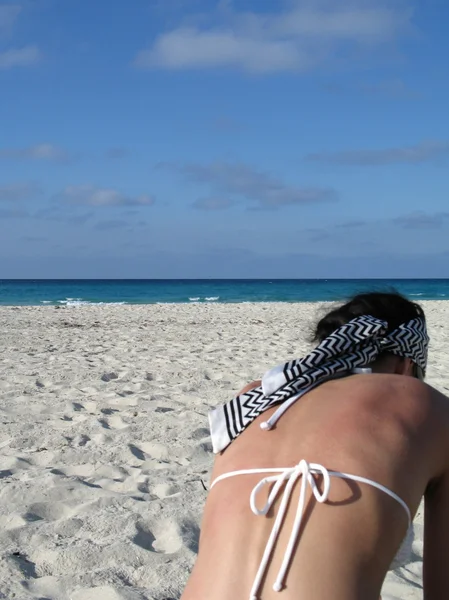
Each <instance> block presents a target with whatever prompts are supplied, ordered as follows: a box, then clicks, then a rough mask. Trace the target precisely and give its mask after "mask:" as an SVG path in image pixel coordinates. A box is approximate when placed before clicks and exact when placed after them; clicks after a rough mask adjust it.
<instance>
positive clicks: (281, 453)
mask: <svg viewBox="0 0 449 600" xmlns="http://www.w3.org/2000/svg"><path fill="white" fill-rule="evenodd" d="M376 370H377V372H374V373H373V374H368V375H352V376H349V377H346V378H343V379H337V380H333V381H329V382H327V383H324V384H322V385H321V386H319V387H318V388H316V389H314V390H313V391H311V392H309V393H308V394H306V395H305V396H304V397H303V398H301V400H300V401H298V402H297V403H295V404H294V405H293V406H292V407H291V408H290V409H289V410H288V411H287V413H285V415H284V416H282V417H281V419H280V420H279V422H278V424H277V425H276V427H275V428H274V429H273V430H271V431H269V432H267V431H263V430H261V428H260V426H259V425H260V422H261V421H265V420H266V419H267V418H268V417H269V416H270V415H271V414H272V413H273V412H274V410H275V409H270V410H268V411H266V412H265V413H264V414H263V415H262V416H261V417H259V418H258V419H256V421H255V422H254V423H252V424H251V425H250V426H249V427H248V428H247V429H246V430H245V431H244V432H243V433H242V434H241V435H240V436H239V437H238V438H237V439H236V440H234V441H233V442H232V444H230V446H229V447H228V448H227V449H226V450H225V451H224V452H223V453H221V454H220V455H218V456H217V458H216V461H215V465H214V469H213V473H212V480H213V479H215V478H216V477H218V476H219V475H221V474H223V473H227V472H229V471H235V470H240V469H254V468H270V467H274V468H276V467H283V468H285V467H291V466H294V465H296V464H298V463H299V461H300V460H301V459H305V460H306V461H308V462H314V463H320V464H322V465H324V466H325V467H326V468H327V469H330V470H336V471H343V472H346V473H352V474H354V475H360V476H363V477H367V478H369V479H373V480H374V481H376V482H378V483H380V484H382V485H384V486H386V487H388V488H389V489H390V490H392V491H393V492H395V493H396V494H397V495H398V496H399V497H401V498H402V499H403V500H404V501H405V502H406V503H407V505H408V506H409V508H410V510H411V513H412V516H414V515H415V513H416V511H417V509H418V506H419V504H420V501H421V499H422V497H423V496H424V497H425V524H424V528H425V542H424V599H425V600H447V598H449V560H448V559H447V556H448V549H449V399H448V398H446V397H445V396H443V395H442V394H440V393H439V392H438V391H436V390H435V389H433V388H432V387H430V386H429V385H427V384H425V383H423V382H421V381H419V380H417V379H415V378H413V377H412V376H411V374H412V372H413V366H412V363H411V361H410V360H408V359H399V358H395V357H390V358H389V359H388V360H386V361H384V362H383V363H382V364H381V365H380V366H378V367H376ZM259 384H260V382H253V383H252V384H250V385H248V386H246V387H245V388H244V389H243V390H242V391H241V393H242V392H244V391H247V390H249V389H251V388H253V387H255V386H257V385H259ZM260 479H261V476H260V475H244V476H239V477H233V478H231V479H227V480H225V481H222V482H219V483H218V484H217V485H216V486H215V487H214V488H213V490H212V491H211V492H210V494H209V496H208V498H207V501H206V505H205V509H204V515H203V522H202V528H201V538H200V550H199V554H198V558H197V561H196V564H195V567H194V569H193V572H192V575H191V577H190V579H189V582H188V584H187V587H186V589H185V591H184V594H183V595H182V598H181V600H248V598H249V593H250V589H251V586H252V583H253V580H254V577H255V575H256V572H257V569H258V566H259V563H260V560H261V556H262V553H263V551H264V548H265V545H266V543H267V539H268V536H269V534H270V531H271V528H272V526H273V519H274V517H275V515H276V513H277V510H278V506H279V502H278V503H277V504H275V506H274V509H273V510H272V511H271V512H270V513H269V515H268V517H257V516H255V515H253V513H252V512H251V510H250V507H249V496H250V493H251V490H252V489H253V487H254V486H255V485H256V483H258V481H260ZM317 482H319V479H318V478H317ZM298 493H299V484H297V485H296V489H295V490H294V493H293V497H292V500H291V503H290V506H289V509H288V512H287V516H286V519H285V522H284V524H283V526H282V530H281V534H280V536H279V541H278V543H277V545H276V548H275V552H274V556H273V559H272V561H271V563H270V565H269V568H268V571H267V576H266V578H265V581H264V583H263V586H262V588H261V590H260V595H259V598H260V600H299V599H307V600H309V599H312V598H313V600H378V599H379V595H380V593H381V588H382V584H383V581H384V578H385V575H386V573H387V571H388V568H389V566H390V563H391V561H392V560H393V558H394V555H395V553H396V551H397V550H398V548H399V545H400V543H401V541H402V539H403V537H404V535H405V533H406V530H407V517H406V514H405V511H404V509H403V508H402V507H401V506H400V505H399V504H398V503H397V502H396V501H395V500H393V499H392V498H390V497H389V496H387V495H386V494H385V493H383V492H381V491H379V490H377V489H374V488H372V487H370V486H368V485H365V484H357V483H355V482H352V481H347V480H342V479H337V478H331V491H330V496H329V500H328V502H327V503H325V504H318V503H317V502H316V501H315V499H314V498H313V496H311V494H310V493H309V498H308V504H307V507H306V514H305V519H304V524H303V528H302V532H301V535H300V539H299V542H298V544H297V547H296V550H295V554H294V558H293V560H292V563H291V567H290V569H289V571H288V574H287V578H286V587H285V589H284V590H282V591H281V592H279V593H276V592H274V591H273V590H272V584H273V583H274V580H275V578H276V574H277V571H278V569H279V567H280V563H281V561H282V558H283V554H284V551H285V547H286V544H287V540H288V537H289V535H290V532H291V529H292V522H293V519H294V515H295V512H296V506H297V502H298ZM261 502H262V503H263V500H262V501H261Z"/></svg>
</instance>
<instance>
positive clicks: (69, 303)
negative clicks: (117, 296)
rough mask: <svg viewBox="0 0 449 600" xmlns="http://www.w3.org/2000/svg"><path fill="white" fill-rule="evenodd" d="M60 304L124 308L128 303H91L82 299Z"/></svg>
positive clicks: (59, 302)
mask: <svg viewBox="0 0 449 600" xmlns="http://www.w3.org/2000/svg"><path fill="white" fill-rule="evenodd" d="M58 304H62V305H64V306H87V305H92V306H104V305H108V306H122V305H123V304H127V302H91V301H90V300H83V299H82V298H66V299H65V300H58Z"/></svg>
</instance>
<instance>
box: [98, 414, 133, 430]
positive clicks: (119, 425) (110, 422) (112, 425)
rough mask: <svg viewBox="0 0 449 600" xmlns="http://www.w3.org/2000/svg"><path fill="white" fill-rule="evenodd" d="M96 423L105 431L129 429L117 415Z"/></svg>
mask: <svg viewBox="0 0 449 600" xmlns="http://www.w3.org/2000/svg"><path fill="white" fill-rule="evenodd" d="M98 422H99V423H100V425H101V426H102V427H104V428H105V429H125V428H126V427H129V425H127V424H126V423H125V422H124V421H123V419H122V417H120V416H119V415H113V416H112V417H108V418H105V419H99V420H98Z"/></svg>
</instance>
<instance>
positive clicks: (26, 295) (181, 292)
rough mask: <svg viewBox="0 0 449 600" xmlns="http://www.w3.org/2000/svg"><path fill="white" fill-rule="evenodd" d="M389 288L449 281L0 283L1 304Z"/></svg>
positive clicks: (418, 288) (288, 295) (337, 296)
mask: <svg viewBox="0 0 449 600" xmlns="http://www.w3.org/2000/svg"><path fill="white" fill-rule="evenodd" d="M391 288H394V289H396V290H398V291H399V292H402V293H404V294H405V295H406V296H408V297H410V298H411V299H415V300H444V299H449V279H371V280H370V279H313V280H312V279H266V280H260V279H233V280H230V279H229V280H228V279H218V280H213V279H207V280H194V279H183V280H180V279H178V280H161V279H153V280H141V279H139V280H0V304H3V305H9V306H23V305H36V306H43V305H59V306H61V305H67V306H78V305H83V304H97V303H104V304H109V303H115V304H154V303H166V302H176V303H197V302H205V303H207V302H226V303H229V302H316V301H323V300H342V299H345V298H347V297H348V296H350V295H351V294H354V293H357V292H362V291H367V290H380V291H385V290H390V289H391Z"/></svg>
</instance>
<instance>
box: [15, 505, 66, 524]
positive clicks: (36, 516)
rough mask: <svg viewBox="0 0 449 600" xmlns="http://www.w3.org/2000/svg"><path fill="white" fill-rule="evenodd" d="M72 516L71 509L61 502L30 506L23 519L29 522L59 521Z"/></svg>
mask: <svg viewBox="0 0 449 600" xmlns="http://www.w3.org/2000/svg"><path fill="white" fill-rule="evenodd" d="M72 514H73V509H72V508H71V507H70V506H67V504H64V503H63V502H37V503H35V504H31V506H30V507H29V509H28V512H27V513H26V514H25V515H24V519H25V520H27V521H29V522H31V521H39V520H44V521H59V519H66V518H68V517H70V516H71V515H72Z"/></svg>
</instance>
